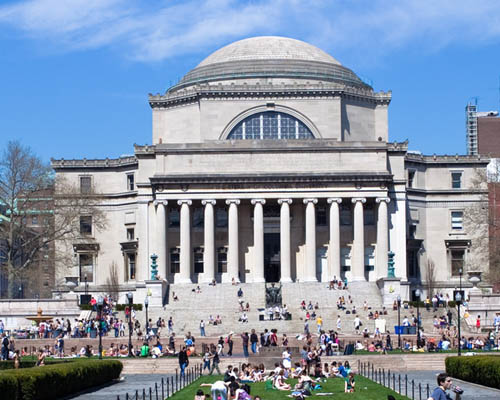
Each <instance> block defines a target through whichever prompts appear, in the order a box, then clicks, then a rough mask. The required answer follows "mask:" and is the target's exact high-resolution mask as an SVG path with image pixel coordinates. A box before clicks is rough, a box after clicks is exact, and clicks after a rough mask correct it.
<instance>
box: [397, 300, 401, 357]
mask: <svg viewBox="0 0 500 400" xmlns="http://www.w3.org/2000/svg"><path fill="white" fill-rule="evenodd" d="M398 348H399V349H400V350H401V296H400V295H399V294H398Z"/></svg>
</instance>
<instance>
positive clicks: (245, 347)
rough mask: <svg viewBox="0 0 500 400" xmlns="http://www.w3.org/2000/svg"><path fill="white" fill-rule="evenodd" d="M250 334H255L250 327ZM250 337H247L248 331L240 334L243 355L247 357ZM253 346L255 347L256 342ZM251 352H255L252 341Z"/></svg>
mask: <svg viewBox="0 0 500 400" xmlns="http://www.w3.org/2000/svg"><path fill="white" fill-rule="evenodd" d="M252 334H253V335H255V330H254V329H252ZM249 339H251V338H249V337H248V332H243V333H242V334H241V345H242V347H243V355H244V356H245V357H248V340H249ZM255 340H258V339H257V335H255ZM255 347H257V344H255ZM252 352H253V353H255V351H254V343H253V342H252Z"/></svg>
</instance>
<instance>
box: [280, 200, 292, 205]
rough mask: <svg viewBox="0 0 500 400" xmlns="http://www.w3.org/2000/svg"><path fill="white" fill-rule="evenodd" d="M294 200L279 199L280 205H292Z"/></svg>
mask: <svg viewBox="0 0 500 400" xmlns="http://www.w3.org/2000/svg"><path fill="white" fill-rule="evenodd" d="M292 201H293V200H292V199H278V204H279V205H281V204H283V203H287V204H292Z"/></svg>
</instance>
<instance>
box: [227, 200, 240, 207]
mask: <svg viewBox="0 0 500 400" xmlns="http://www.w3.org/2000/svg"><path fill="white" fill-rule="evenodd" d="M240 203H241V201H240V199H227V200H226V204H227V205H230V204H236V205H237V206H239V205H240Z"/></svg>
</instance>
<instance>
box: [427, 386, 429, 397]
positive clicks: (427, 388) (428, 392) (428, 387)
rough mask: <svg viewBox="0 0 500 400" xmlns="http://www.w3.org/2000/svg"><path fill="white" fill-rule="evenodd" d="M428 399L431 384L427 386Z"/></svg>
mask: <svg viewBox="0 0 500 400" xmlns="http://www.w3.org/2000/svg"><path fill="white" fill-rule="evenodd" d="M427 398H429V384H427Z"/></svg>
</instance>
